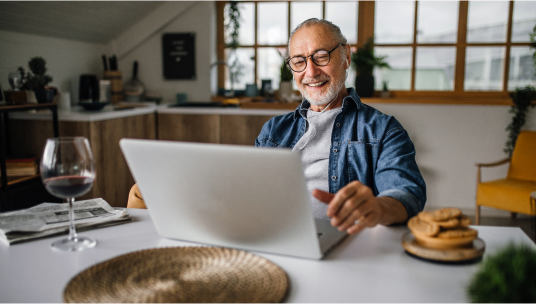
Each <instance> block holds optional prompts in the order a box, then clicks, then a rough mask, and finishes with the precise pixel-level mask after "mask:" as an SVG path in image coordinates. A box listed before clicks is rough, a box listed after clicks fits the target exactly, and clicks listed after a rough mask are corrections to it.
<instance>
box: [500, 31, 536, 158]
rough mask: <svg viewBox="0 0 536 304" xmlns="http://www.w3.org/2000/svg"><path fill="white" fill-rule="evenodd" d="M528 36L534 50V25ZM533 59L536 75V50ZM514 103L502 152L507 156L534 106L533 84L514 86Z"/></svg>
mask: <svg viewBox="0 0 536 304" xmlns="http://www.w3.org/2000/svg"><path fill="white" fill-rule="evenodd" d="M529 36H530V48H531V49H533V50H536V26H534V28H533V29H532V33H530V34H529ZM532 58H533V59H534V67H535V69H534V75H535V76H536V52H533V53H532ZM511 96H512V101H513V103H514V105H513V106H512V107H511V108H510V111H509V112H510V113H512V114H514V117H512V122H511V123H510V124H509V125H508V126H507V127H506V131H508V132H510V133H509V134H508V140H507V141H506V147H505V148H504V153H506V154H508V156H510V157H511V156H512V153H513V152H514V147H515V146H516V141H517V136H518V135H519V132H520V131H521V128H522V127H523V126H524V125H525V120H526V117H527V112H528V110H529V107H534V104H532V101H533V100H536V90H535V89H534V87H533V86H530V85H529V86H526V87H524V88H516V91H515V92H514V93H513V94H511Z"/></svg>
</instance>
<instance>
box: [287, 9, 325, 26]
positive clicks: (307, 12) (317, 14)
mask: <svg viewBox="0 0 536 304" xmlns="http://www.w3.org/2000/svg"><path fill="white" fill-rule="evenodd" d="M290 14H291V15H290V24H291V26H290V29H291V31H292V30H294V29H295V28H296V27H297V26H298V24H300V23H302V22H303V21H305V20H307V19H310V18H318V19H322V2H291V3H290Z"/></svg>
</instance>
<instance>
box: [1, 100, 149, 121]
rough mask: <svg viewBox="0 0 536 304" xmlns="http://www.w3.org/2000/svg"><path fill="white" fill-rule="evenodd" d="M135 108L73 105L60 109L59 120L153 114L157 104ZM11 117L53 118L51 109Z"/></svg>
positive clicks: (146, 103) (22, 118)
mask: <svg viewBox="0 0 536 304" xmlns="http://www.w3.org/2000/svg"><path fill="white" fill-rule="evenodd" d="M121 105H124V106H128V104H127V103H121ZM134 106H135V107H134V108H130V109H122V110H114V106H113V105H107V106H105V107H104V108H103V109H102V110H99V111H86V110H84V109H83V108H82V107H81V106H73V107H72V108H71V109H70V110H60V109H58V120H59V121H86V122H92V121H101V120H109V119H117V118H123V117H131V116H138V115H144V114H152V113H154V112H155V111H156V108H157V106H156V104H155V103H150V102H145V103H136V104H135V105H134ZM9 118H10V119H21V120H51V119H52V116H51V115H50V111H49V110H39V111H35V110H31V111H27V112H15V113H10V114H9Z"/></svg>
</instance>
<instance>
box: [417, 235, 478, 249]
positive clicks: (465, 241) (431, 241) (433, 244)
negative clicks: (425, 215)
mask: <svg viewBox="0 0 536 304" xmlns="http://www.w3.org/2000/svg"><path fill="white" fill-rule="evenodd" d="M414 236H415V240H416V241H417V242H418V243H419V244H421V245H422V246H424V247H426V248H434V249H440V250H446V249H453V248H458V247H463V246H469V245H470V244H472V243H473V241H474V240H475V238H474V237H463V238H455V239H442V238H438V237H429V236H425V235H414Z"/></svg>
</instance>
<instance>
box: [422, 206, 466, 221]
mask: <svg viewBox="0 0 536 304" xmlns="http://www.w3.org/2000/svg"><path fill="white" fill-rule="evenodd" d="M460 215H462V211H461V210H460V209H458V208H443V209H439V210H436V211H432V212H427V211H423V212H420V213H419V215H418V216H419V217H420V218H421V219H423V220H425V221H428V222H442V221H447V220H450V219H452V218H456V217H459V216H460Z"/></svg>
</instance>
